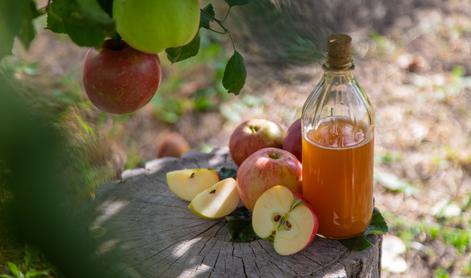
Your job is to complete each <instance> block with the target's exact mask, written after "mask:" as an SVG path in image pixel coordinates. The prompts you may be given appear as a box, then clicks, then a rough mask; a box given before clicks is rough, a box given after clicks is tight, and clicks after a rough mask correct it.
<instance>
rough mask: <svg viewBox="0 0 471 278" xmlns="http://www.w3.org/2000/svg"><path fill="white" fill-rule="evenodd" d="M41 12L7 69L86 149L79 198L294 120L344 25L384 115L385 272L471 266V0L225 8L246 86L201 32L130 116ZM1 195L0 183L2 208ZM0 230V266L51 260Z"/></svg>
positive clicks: (379, 132) (363, 81)
mask: <svg viewBox="0 0 471 278" xmlns="http://www.w3.org/2000/svg"><path fill="white" fill-rule="evenodd" d="M345 2H348V3H345ZM45 20H46V19H45V17H40V18H38V19H37V20H36V26H37V29H38V36H37V38H36V39H35V40H34V42H33V43H32V45H31V47H30V49H29V50H25V49H24V48H23V47H22V46H21V45H20V44H16V46H15V49H14V54H15V56H11V57H8V58H6V59H4V60H3V61H2V62H1V65H0V69H1V71H2V72H4V73H6V74H7V75H8V76H10V77H11V78H14V79H15V80H17V81H19V84H21V86H24V88H25V89H26V90H25V92H24V93H23V94H24V95H25V96H26V97H27V99H28V100H29V101H30V102H31V103H32V105H33V107H34V109H35V110H38V111H41V112H42V113H46V114H47V115H50V116H52V117H53V119H54V125H57V126H59V127H60V128H61V129H63V130H65V131H66V133H67V134H69V138H70V141H71V142H72V144H73V145H76V146H80V147H83V148H85V149H86V150H87V155H86V157H85V158H84V159H86V160H87V161H88V162H90V163H91V165H92V166H93V168H92V169H93V170H91V171H89V172H88V175H89V176H87V180H88V181H89V184H90V185H88V186H84V187H82V188H80V189H79V195H80V198H81V199H87V198H93V196H94V191H95V189H96V188H98V187H99V186H100V185H101V184H102V183H104V182H105V181H107V180H111V179H117V178H119V176H120V173H121V172H122V171H123V170H125V169H132V168H137V167H142V166H143V164H144V163H145V162H146V161H148V160H151V159H154V158H156V157H159V156H164V155H169V154H170V155H178V154H180V153H181V152H184V151H187V150H189V149H196V150H200V151H202V152H209V151H210V150H211V149H212V148H214V147H221V146H227V143H228V138H229V136H230V134H231V132H232V131H233V129H234V128H235V127H236V126H237V125H238V124H239V123H240V122H241V121H242V120H245V119H249V118H254V117H260V118H266V119H270V120H273V121H276V122H278V123H280V124H281V125H282V126H284V127H286V128H287V127H288V126H289V125H290V124H291V123H292V122H293V121H294V120H295V119H297V118H298V117H299V116H300V113H301V107H302V105H303V103H304V101H305V99H306V98H307V96H308V95H309V94H310V92H311V90H312V89H313V87H314V86H315V84H316V82H317V81H318V80H319V78H320V77H321V74H322V68H321V63H322V53H323V48H324V41H325V38H326V37H327V36H328V35H329V34H330V33H333V32H345V33H348V34H350V35H351V36H352V37H353V46H354V53H355V57H354V62H355V69H356V70H355V72H356V76H357V80H358V81H359V83H360V85H361V86H362V87H363V88H364V90H365V91H366V92H367V93H368V94H369V96H370V99H371V101H372V102H373V105H374V107H375V112H376V141H375V143H376V149H375V159H376V164H375V180H376V183H375V199H376V206H377V207H379V208H380V209H381V211H382V212H383V214H384V215H385V217H386V219H387V222H388V224H389V226H390V230H391V232H390V233H389V234H388V235H386V236H385V237H384V242H383V248H384V249H383V275H384V277H458V276H461V277H469V276H471V247H470V238H471V211H470V209H471V2H470V1H466V0H463V1H458V0H448V1H432V0H430V1H426V0H410V1H406V0H401V1H386V0H381V1H373V0H355V1H327V0H326V1H307V0H306V1H286V0H285V1H282V0H280V1H260V3H259V4H258V6H250V5H249V6H248V7H244V8H241V9H239V10H236V11H234V14H232V16H231V19H230V25H231V27H232V28H231V30H232V32H233V35H234V38H235V43H236V47H237V49H239V51H240V52H241V53H242V54H243V56H244V58H245V60H246V62H247V66H248V81H247V84H246V86H245V88H244V90H243V91H242V93H241V94H240V95H239V96H234V95H232V94H228V93H226V91H225V90H224V88H223V87H222V85H221V82H220V81H221V78H222V75H223V72H224V66H225V62H226V61H227V59H228V57H230V55H231V54H232V49H231V46H230V42H229V40H228V38H227V37H224V36H220V35H218V34H213V33H209V32H202V33H201V39H202V47H201V50H200V53H199V54H198V55H197V56H196V57H194V58H191V59H189V60H187V61H183V62H181V63H177V64H171V63H170V62H168V61H167V60H166V57H165V56H164V55H161V56H160V59H161V62H162V64H163V83H162V84H161V87H160V88H159V91H158V93H157V94H156V96H155V97H154V98H153V99H152V101H151V102H150V103H149V104H148V105H146V106H145V107H144V108H143V109H141V110H140V111H138V112H136V113H134V114H131V115H125V116H113V115H109V114H106V113H103V112H100V111H99V110H97V109H96V108H94V107H93V106H92V104H91V103H90V102H89V101H88V100H87V98H86V96H85V94H84V92H83V89H82V86H81V70H82V61H83V57H84V54H85V51H86V49H84V48H78V47H77V46H75V45H74V44H73V43H71V42H70V41H69V39H68V38H67V37H66V36H60V35H57V34H53V33H51V32H49V31H47V30H44V29H43V26H44V25H45ZM176 141H178V142H179V143H178V146H169V142H176ZM7 195H8V194H6V193H5V192H2V191H1V190H0V205H1V203H2V200H6V199H8V196H7ZM0 208H1V206H0ZM0 224H2V220H1V219H0ZM4 230H5V229H4V228H3V226H2V227H0V273H2V271H5V272H6V271H7V269H8V268H7V264H6V263H7V261H12V262H14V263H16V264H18V265H20V266H21V267H23V268H24V267H34V268H37V269H38V268H39V269H48V268H49V267H50V266H49V265H48V263H47V262H46V261H44V260H43V259H41V256H40V255H38V254H36V253H35V251H34V250H32V249H31V248H24V247H23V246H18V245H17V244H16V243H14V242H13V241H12V240H9V237H8V235H7V234H6V232H4ZM25 254H26V256H25ZM26 257H32V258H33V259H31V258H30V259H28V260H29V261H28V262H26V261H25V260H26V259H25V258H26ZM51 273H54V271H52V272H51ZM50 275H51V276H52V275H53V274H50ZM52 277H54V276H52Z"/></svg>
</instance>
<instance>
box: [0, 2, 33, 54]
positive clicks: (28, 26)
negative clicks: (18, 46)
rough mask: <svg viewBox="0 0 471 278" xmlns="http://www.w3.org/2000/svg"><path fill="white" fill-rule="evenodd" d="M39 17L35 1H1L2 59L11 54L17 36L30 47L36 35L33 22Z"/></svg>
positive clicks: (0, 47)
mask: <svg viewBox="0 0 471 278" xmlns="http://www.w3.org/2000/svg"><path fill="white" fill-rule="evenodd" d="M38 15H39V13H38V12H37V11H36V8H35V2H34V1H33V0H15V1H9V0H2V1H0V59H1V58H3V57H4V56H6V55H9V54H11V49H12V47H13V41H14V39H15V37H17V36H18V37H19V38H20V40H21V42H22V43H23V45H24V46H25V47H28V46H29V44H30V42H31V41H32V39H33V38H34V35H35V30H34V27H33V23H32V21H33V19H34V18H36V17H37V16H38Z"/></svg>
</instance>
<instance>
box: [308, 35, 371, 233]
mask: <svg viewBox="0 0 471 278" xmlns="http://www.w3.org/2000/svg"><path fill="white" fill-rule="evenodd" d="M350 44H351V38H350V37H349V36H347V35H342V34H337V35H332V36H331V37H329V40H328V44H327V61H326V63H325V64H324V70H325V72H324V76H323V78H322V80H321V81H320V82H319V84H318V85H317V87H316V89H315V90H314V92H313V93H312V94H311V95H310V96H309V97H308V99H307V100H306V103H305V104H304V107H303V116H302V137H303V138H302V160H303V161H302V164H303V195H304V198H305V199H307V200H308V201H309V202H310V203H311V205H312V207H313V208H314V211H315V213H316V214H317V216H318V218H319V230H318V233H319V234H320V235H322V236H324V237H328V238H334V239H345V238H351V237H354V236H357V235H360V234H361V233H362V232H363V231H365V230H366V228H367V227H368V224H369V222H370V220H371V216H372V213H373V155H374V115H373V109H372V107H371V104H370V101H369V99H368V96H367V95H366V94H365V93H364V92H363V91H362V90H361V88H360V87H359V85H358V83H357V82H356V80H355V78H354V76H353V63H352V59H351V49H350Z"/></svg>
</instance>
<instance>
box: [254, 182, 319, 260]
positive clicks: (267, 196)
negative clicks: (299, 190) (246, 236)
mask: <svg viewBox="0 0 471 278" xmlns="http://www.w3.org/2000/svg"><path fill="white" fill-rule="evenodd" d="M252 227H253V229H254V231H255V233H256V234H257V235H258V236H259V237H260V238H262V239H267V240H270V241H271V242H272V243H273V247H274V249H275V251H276V252H277V253H278V254H280V255H291V254H294V253H297V252H299V251H301V250H303V249H304V248H306V247H307V246H308V245H309V244H310V243H311V242H312V240H313V239H314V236H315V235H316V233H317V229H318V228H319V221H318V219H317V216H316V215H315V213H314V211H313V210H312V208H311V206H310V205H309V204H308V203H306V202H305V201H304V200H303V199H302V198H301V197H300V196H298V195H295V194H294V193H293V192H292V191H291V190H289V189H288V188H286V187H284V186H282V185H277V186H274V187H272V188H270V189H268V190H267V191H265V192H264V193H263V194H262V195H261V196H260V197H259V198H258V200H257V202H256V203H255V207H254V210H253V214H252Z"/></svg>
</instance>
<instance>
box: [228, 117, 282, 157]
mask: <svg viewBox="0 0 471 278" xmlns="http://www.w3.org/2000/svg"><path fill="white" fill-rule="evenodd" d="M284 135H285V134H284V130H283V129H282V128H281V127H280V126H279V125H278V124H277V123H275V122H272V121H269V120H264V119H251V120H248V121H245V122H243V123H241V124H240V125H239V126H238V127H237V128H236V129H235V130H234V131H233V132H232V135H231V138H230V139H229V151H230V153H231V157H232V160H234V162H235V163H236V164H237V165H241V164H242V162H243V161H244V160H245V159H246V158H247V157H249V155H251V154H253V153H254V152H256V151H258V150H260V149H263V148H268V147H273V148H281V147H282V145H283V138H284Z"/></svg>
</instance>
